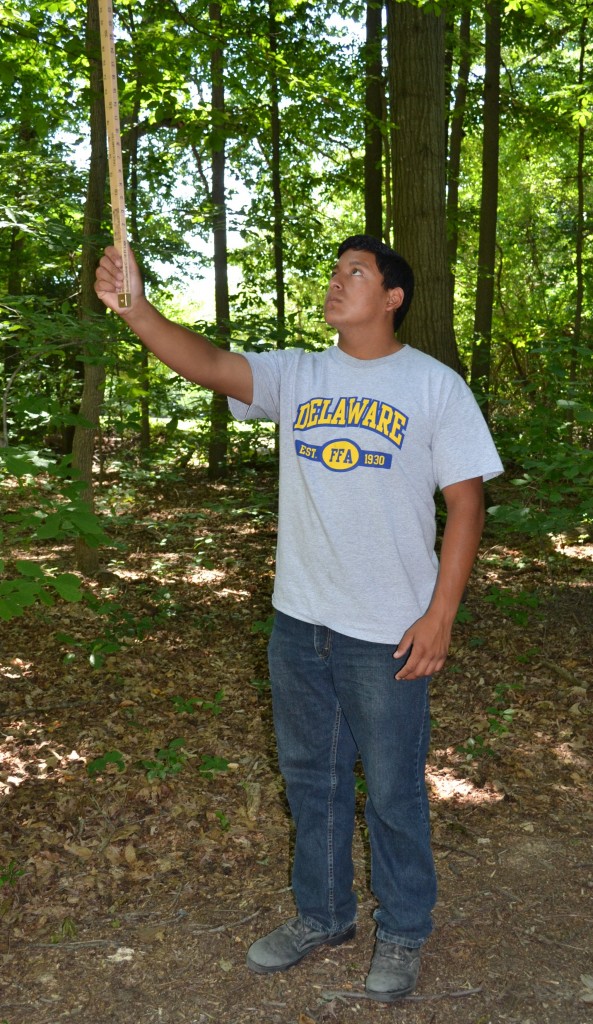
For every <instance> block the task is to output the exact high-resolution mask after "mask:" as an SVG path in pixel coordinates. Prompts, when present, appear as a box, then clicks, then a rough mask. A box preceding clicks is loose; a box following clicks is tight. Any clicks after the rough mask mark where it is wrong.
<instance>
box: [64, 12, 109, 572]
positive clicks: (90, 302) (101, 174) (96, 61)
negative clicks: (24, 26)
mask: <svg viewBox="0 0 593 1024" xmlns="http://www.w3.org/2000/svg"><path fill="white" fill-rule="evenodd" d="M86 52H87V57H88V61H89V71H90V96H91V99H90V103H91V109H90V136H91V157H90V166H89V178H88V186H87V194H86V201H85V206H84V222H83V243H82V267H81V280H80V307H79V309H80V313H79V315H80V320H81V324H82V325H83V330H84V322H85V320H89V319H90V318H91V317H92V318H96V317H98V316H101V315H104V313H105V308H104V306H103V303H102V302H101V301H100V299H98V298H97V296H96V294H95V290H94V287H93V285H94V280H95V268H96V265H97V258H98V250H97V243H96V239H97V237H98V235H99V232H100V229H101V221H102V218H103V211H104V207H105V184H106V180H107V140H106V129H105V106H104V101H103V92H102V88H103V74H102V70H101V56H100V36H99V7H98V3H97V0H88V8H87V26H86ZM95 354H96V353H95ZM85 355H88V352H87V350H86V346H85ZM104 386H105V369H104V367H103V366H102V365H98V364H97V363H93V362H88V361H87V362H85V364H84V384H83V389H82V399H81V403H80V409H79V414H80V415H81V416H83V417H84V418H85V420H88V422H89V423H91V424H92V426H90V427H82V426H77V427H76V429H75V431H74V443H73V446H72V465H73V467H74V468H75V469H76V470H77V473H78V475H79V477H80V479H81V480H83V482H84V485H85V486H84V491H83V493H82V497H83V498H84V500H85V501H86V502H87V503H88V505H89V506H90V507H92V505H93V455H94V450H95V436H96V433H97V429H98V427H99V415H100V411H101V405H102V402H103V389H104ZM76 564H77V566H78V569H79V570H80V571H81V572H82V573H84V575H86V576H92V575H95V574H96V572H97V570H98V568H99V554H98V551H97V549H96V548H91V547H89V546H88V545H87V544H86V543H85V541H83V540H82V539H78V540H77V541H76Z"/></svg>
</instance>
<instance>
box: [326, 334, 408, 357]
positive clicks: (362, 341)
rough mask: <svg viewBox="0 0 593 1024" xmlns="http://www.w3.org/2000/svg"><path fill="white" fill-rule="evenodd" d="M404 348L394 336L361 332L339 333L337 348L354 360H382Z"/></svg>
mask: <svg viewBox="0 0 593 1024" xmlns="http://www.w3.org/2000/svg"><path fill="white" fill-rule="evenodd" d="M403 347H404V346H403V345H402V343H401V342H400V341H398V340H397V338H396V337H395V335H394V334H374V333H373V334H372V336H371V337H369V331H368V329H366V330H363V331H360V332H359V331H339V333H338V348H341V349H342V352H345V353H346V355H349V356H354V358H355V359H382V358H383V356H390V355H392V354H393V353H394V352H399V350H400V349H402V348H403Z"/></svg>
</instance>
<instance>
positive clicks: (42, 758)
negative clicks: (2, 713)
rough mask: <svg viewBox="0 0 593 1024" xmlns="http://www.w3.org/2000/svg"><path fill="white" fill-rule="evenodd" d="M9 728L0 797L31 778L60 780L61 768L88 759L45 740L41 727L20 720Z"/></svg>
mask: <svg viewBox="0 0 593 1024" xmlns="http://www.w3.org/2000/svg"><path fill="white" fill-rule="evenodd" d="M6 729H7V731H5V732H3V734H2V735H3V738H4V742H3V743H2V744H1V745H0V799H2V798H3V797H9V796H11V794H12V793H13V792H14V790H15V789H17V788H18V786H20V785H22V783H23V782H25V781H27V780H35V781H43V780H44V779H47V778H50V777H51V778H53V779H54V780H55V781H58V776H57V775H56V774H55V773H56V772H57V771H58V770H59V769H64V768H68V767H71V766H72V765H73V764H75V763H76V762H78V761H84V758H83V757H81V755H80V754H79V753H78V752H77V751H76V750H71V751H69V752H67V750H66V749H64V748H63V747H61V746H60V744H56V743H51V742H49V741H48V740H47V739H45V738H44V736H43V732H42V729H41V727H40V726H37V725H31V724H30V723H27V722H26V721H24V720H17V721H14V722H12V724H11V725H10V726H9V727H6ZM35 740H37V742H35Z"/></svg>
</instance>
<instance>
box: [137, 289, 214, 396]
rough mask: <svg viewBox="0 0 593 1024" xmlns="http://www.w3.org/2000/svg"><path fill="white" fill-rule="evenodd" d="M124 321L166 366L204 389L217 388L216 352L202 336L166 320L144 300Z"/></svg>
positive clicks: (210, 343) (139, 302) (138, 303)
mask: <svg viewBox="0 0 593 1024" xmlns="http://www.w3.org/2000/svg"><path fill="white" fill-rule="evenodd" d="M125 320H126V323H127V324H128V326H129V327H130V329H131V330H132V331H133V332H134V334H136V335H137V336H138V337H139V338H140V341H141V342H142V343H143V344H144V345H146V347H147V348H148V349H150V351H151V352H152V353H153V354H154V355H155V356H156V357H157V358H158V359H160V360H161V362H163V363H165V365H166V366H169V367H170V368H171V369H172V370H174V371H175V372H176V373H179V374H180V375H181V376H182V377H186V378H187V380H192V381H195V382H196V383H198V384H202V385H203V387H206V388H207V387H211V388H215V387H216V381H217V377H216V366H217V362H218V361H217V355H218V352H219V350H218V349H217V348H216V346H215V345H213V344H212V342H210V341H208V339H207V338H205V337H203V335H200V334H195V333H194V332H193V331H190V330H189V329H188V328H186V327H182V326H181V325H180V324H175V323H173V322H172V321H170V320H167V318H166V317H164V316H163V315H162V314H161V313H159V311H158V310H157V309H155V307H154V306H153V305H151V303H150V302H148V300H147V299H145V298H143V299H141V300H139V301H137V302H136V303H135V305H134V307H133V310H131V311H130V313H128V314H127V316H126V317H125Z"/></svg>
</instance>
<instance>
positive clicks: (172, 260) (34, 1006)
mask: <svg viewBox="0 0 593 1024" xmlns="http://www.w3.org/2000/svg"><path fill="white" fill-rule="evenodd" d="M114 15H115V35H116V49H117V61H118V71H119V96H120V107H121V127H122V152H123V164H124V178H125V185H126V202H127V218H128V232H129V236H130V240H131V242H132V245H133V247H134V250H135V252H136V254H137V256H138V258H139V261H140V263H141V266H142V270H143V274H144V278H145V282H146V288H147V292H148V294H149V297H150V298H151V300H153V301H154V302H155V304H156V305H157V306H158V307H159V308H160V309H161V310H162V311H163V312H164V313H165V314H167V315H169V316H171V317H173V318H175V319H177V320H180V321H181V322H183V323H185V324H187V325H188V326H189V327H194V328H196V329H198V330H200V331H202V332H204V333H206V334H208V335H209V336H210V337H211V338H212V339H213V340H214V341H216V343H217V344H220V345H224V346H232V347H233V348H234V349H236V350H239V351H240V350H247V349H256V350H261V349H266V348H270V347H275V346H291V345H297V346H305V347H308V348H317V347H321V346H326V345H328V344H332V342H333V337H332V334H331V332H330V331H329V330H328V328H327V327H326V325H325V324H324V322H323V320H322V317H321V305H322V298H323V294H324V291H325V288H326V285H327V281H328V278H329V273H330V270H331V267H332V264H333V262H334V260H335V254H336V249H337V246H338V244H339V242H340V241H341V240H342V239H343V238H344V237H346V236H347V235H350V234H352V233H357V232H368V233H371V234H374V235H376V236H378V237H381V238H383V239H384V240H385V241H387V242H388V243H389V244H391V245H394V246H395V247H396V248H398V249H399V250H400V251H401V252H402V253H403V254H404V255H405V256H406V257H407V258H408V259H409V261H410V263H411V264H412V265H413V267H414V269H415V272H416V278H417V292H416V296H415V300H414V304H413V306H412V309H411V311H410V314H409V315H408V318H407V319H406V322H405V324H404V329H403V330H402V333H401V335H400V338H401V340H402V341H404V342H406V343H409V344H412V345H415V346H418V347H419V348H421V349H424V350H426V351H427V352H429V353H431V354H432V355H434V356H436V357H437V358H439V359H441V360H443V361H444V362H446V363H448V364H449V365H451V366H453V367H455V368H456V369H457V370H458V371H459V372H461V373H462V374H463V375H464V376H465V377H466V379H467V380H468V382H469V384H470V386H471V387H472V389H473V390H474V393H475V394H476V396H477V398H478V400H479V402H480V404H481V407H482V409H483V412H484V415H485V416H486V417H487V419H488V421H489V423H490V426H491V429H492V431H493V433H494V436H495V439H496V443H497V445H498V447H499V449H500V452H501V455H502V458H503V460H504V463H505V469H506V472H505V474H504V476H502V477H500V478H497V479H496V480H494V481H492V482H490V483H489V485H488V488H487V505H488V517H487V523H486V529H485V533H484V539H483V544H482V548H481V551H480V555H479V558H478V560H477V563H476V567H475V571H474V573H473V576H472V579H471V581H470V587H469V590H468V594H467V597H466V600H465V601H464V604H463V605H462V607H461V609H460V612H459V614H458V617H457V622H456V626H455V631H454V638H453V643H452V648H451V652H450V656H449V659H448V662H447V664H446V666H445V668H444V670H443V671H442V672H441V673H439V674H438V676H437V677H435V679H434V681H433V696H432V735H433V742H432V748H431V754H430V762H429V766H428V784H429V788H430V796H431V822H432V830H433V843H434V849H435V854H436V858H437V865H438V873H439V884H440V896H439V902H438V905H437V909H436V915H435V935H434V937H433V938H432V939H431V942H430V944H429V945H428V947H427V950H426V955H425V956H423V968H422V975H421V979H420V986H419V989H418V993H417V994H415V995H414V996H412V997H410V998H408V999H406V1000H405V1001H404V1002H403V1003H402V1004H400V1005H398V1006H397V1007H393V1008H390V1007H385V1008H381V1007H378V1006H377V1005H374V1004H372V1003H371V1002H370V1001H365V994H364V990H363V986H364V975H365V972H366V969H367V965H368V961H369V958H370V953H371V948H372V942H373V920H372V911H373V907H374V902H373V899H372V895H371V894H370V892H369V859H368V847H367V842H366V832H365V825H364V778H363V776H362V773H361V772H360V773H359V774H358V778H357V787H358V816H357V826H358V827H357V831H356V836H355V864H356V882H355V885H356V889H357V891H358V894H359V905H360V915H359V932H358V936H357V940H356V944H348V945H347V946H344V947H340V949H339V950H332V951H331V955H329V956H326V955H325V953H320V954H319V956H317V955H316V956H315V957H311V958H310V959H308V960H307V962H306V964H305V965H304V966H303V967H302V968H299V969H298V970H297V971H294V972H293V971H290V972H288V973H287V975H286V976H285V975H280V976H276V975H274V976H271V977H269V978H268V977H266V978H260V977H255V976H250V975H249V972H248V971H247V970H246V968H245V963H244V960H245V950H246V948H247V946H248V945H249V943H250V942H251V941H253V939H254V938H256V937H257V935H259V934H263V933H264V931H266V930H268V929H270V928H273V927H275V926H276V925H277V924H278V923H279V921H280V920H282V919H283V918H284V917H286V916H289V915H290V914H291V913H292V909H293V908H292V897H291V893H290V887H289V884H288V883H289V876H288V863H289V849H290V843H291V836H290V825H289V816H288V815H287V811H286V806H285V801H284V797H283V792H282V785H281V781H280V780H279V775H278V771H277V766H276V759H275V752H274V739H273V728H272V720H271V700H270V692H269V681H268V678H267V662H266V642H267V637H268V635H269V632H270V628H271V616H270V611H271V607H270V594H271V589H272V581H273V574H274V544H275V531H276V489H277V466H276V454H275V445H276V437H275V431H274V428H273V426H272V425H271V424H267V423H257V424H251V425H246V424H238V423H235V422H233V421H232V420H230V418H229V416H228V412H227V406H226V402H225V401H224V400H222V399H221V398H220V397H219V396H214V397H213V396H211V395H210V394H209V393H206V392H204V391H203V390H201V389H200V388H198V387H196V386H195V385H191V384H188V383H187V382H186V381H182V380H180V379H179V378H178V377H176V376H175V375H174V374H172V373H171V372H170V371H169V370H168V369H167V368H166V367H164V366H163V365H162V364H160V363H158V362H156V361H155V360H154V359H153V358H152V357H151V356H149V355H148V354H147V352H146V351H145V350H143V349H142V347H141V345H140V344H139V343H138V341H137V339H135V338H134V337H133V336H132V335H131V334H130V333H129V332H128V331H127V329H126V327H125V324H124V323H123V322H122V321H121V320H120V319H119V318H118V317H117V316H114V315H112V314H108V313H106V311H105V310H104V308H103V306H102V304H101V303H100V302H98V301H97V299H96V296H95V294H94V291H93V281H94V274H95V267H96V263H97V260H98V258H99V255H100V253H101V251H102V249H103V247H104V246H105V245H106V244H108V243H109V242H110V240H111V234H112V228H111V210H110V191H109V181H108V160H107V148H106V129H105V110H104V101H103V88H102V72H101V55H100V43H99V12H98V5H97V0H88V2H87V3H86V4H85V2H84V0H35V2H33V0H0V19H1V30H2V31H1V50H0V105H1V116H0V195H1V198H0V378H1V379H0V396H1V424H0V481H1V489H0V546H1V551H0V556H1V557H0V801H1V802H2V817H1V820H0V1022H1V1024H57V1022H58V1021H64V1020H72V1021H85V1024H86V1022H90V1024H121V1021H123V1020H125V1021H128V1020H132V1019H133V1020H134V1021H135V1022H136V1024H159V1022H163V1021H164V1022H166V1024H208V1022H210V1021H216V1022H217V1024H254V1022H255V1021H258V1022H262V1024H329V1022H333V1024H335V1022H336V1021H337V1022H339V1024H346V1022H347V1021H350V1020H355V1021H356V1022H357V1024H375V1022H376V1020H377V1013H381V1014H382V1015H383V1016H385V1015H386V1014H387V1016H388V1017H389V1020H392V1019H397V1020H400V1019H401V1020H403V1021H405V1022H407V1024H437V1022H444V1024H449V1022H450V1021H451V1020H453V1019H455V1021H456V1022H458V1024H476V1022H486V1021H489V1022H491V1024H518V1022H522V1024H530V1022H533V1021H537V1024H558V1022H559V1021H562V1024H584V1020H585V1016H586V1014H587V1012H588V1009H589V1005H590V1004H591V1003H592V1002H593V975H592V974H591V963H592V957H593V950H592V949H591V936H592V934H593V932H592V929H591V913H590V900H591V891H592V889H593V857H592V854H593V850H592V846H591V822H592V821H593V814H592V811H591V807H592V806H593V803H592V800H593V790H592V785H591V779H592V777H593V776H592V772H591V767H592V766H591V750H592V748H593V717H592V710H591V696H590V695H591V692H592V690H591V687H592V686H593V646H592V643H593V641H592V636H593V634H592V631H591V623H592V621H593V606H592V601H593V589H592V579H593V561H592V555H593V540H592V537H591V523H592V520H593V498H592V495H593V398H592V395H593V346H592V340H593V323H592V305H593V291H592V289H593V284H592V281H593V275H592V273H591V262H592V256H593V253H592V247H593V237H592V230H591V218H592V201H593V188H592V170H593V153H592V152H591V128H592V118H593V52H592V49H593V43H592V42H591V32H590V15H591V4H590V2H589V0H572V2H571V3H568V2H567V0H559V2H556V3H554V4H552V3H548V2H547V0H509V2H507V3H505V2H504V0H503V2H500V0H490V2H487V3H472V2H471V0H447V2H442V3H439V2H438V0H430V2H425V3H412V2H399V0H387V2H384V3H382V2H380V0H211V2H208V3H207V2H206V0H135V2H131V0H118V2H117V4H116V5H115V11H114ZM439 516H440V509H439ZM326 952H327V951H326Z"/></svg>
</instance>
